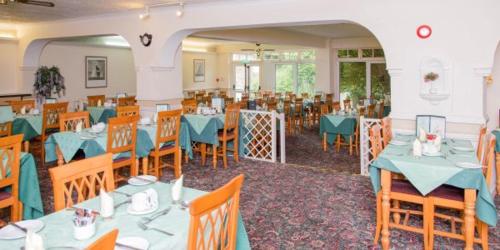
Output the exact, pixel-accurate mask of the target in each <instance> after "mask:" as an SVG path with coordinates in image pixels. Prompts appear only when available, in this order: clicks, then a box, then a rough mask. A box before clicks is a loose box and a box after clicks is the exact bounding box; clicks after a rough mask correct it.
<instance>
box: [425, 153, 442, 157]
mask: <svg viewBox="0 0 500 250" xmlns="http://www.w3.org/2000/svg"><path fill="white" fill-rule="evenodd" d="M422 154H423V155H425V156H430V157H437V156H443V153H441V152H422Z"/></svg>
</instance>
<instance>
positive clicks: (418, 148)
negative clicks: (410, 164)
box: [413, 139, 422, 156]
mask: <svg viewBox="0 0 500 250" xmlns="http://www.w3.org/2000/svg"><path fill="white" fill-rule="evenodd" d="M413 156H422V143H421V142H420V141H419V140H418V139H415V141H414V142H413Z"/></svg>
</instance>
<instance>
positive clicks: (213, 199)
mask: <svg viewBox="0 0 500 250" xmlns="http://www.w3.org/2000/svg"><path fill="white" fill-rule="evenodd" d="M243 179H244V177H243V175H238V176H237V177H235V178H234V179H232V180H231V181H230V182H229V183H228V184H226V185H224V186H223V187H221V188H219V189H217V190H215V191H213V192H211V193H208V194H206V195H203V196H201V197H199V198H197V199H195V200H194V201H192V202H191V205H190V206H189V213H190V215H191V217H190V222H189V236H188V247H187V249H188V250H199V249H236V231H237V228H238V210H239V202H240V190H241V186H242V185H243Z"/></svg>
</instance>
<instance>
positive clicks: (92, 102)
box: [87, 95, 106, 107]
mask: <svg viewBox="0 0 500 250" xmlns="http://www.w3.org/2000/svg"><path fill="white" fill-rule="evenodd" d="M99 101H101V105H104V102H106V96H105V95H89V96H87V102H88V105H89V107H96V106H99V105H98V104H99Z"/></svg>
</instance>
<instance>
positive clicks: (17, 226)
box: [9, 222, 28, 233]
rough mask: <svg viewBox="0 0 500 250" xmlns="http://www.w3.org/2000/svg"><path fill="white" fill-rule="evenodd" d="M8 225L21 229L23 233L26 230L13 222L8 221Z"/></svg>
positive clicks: (26, 230)
mask: <svg viewBox="0 0 500 250" xmlns="http://www.w3.org/2000/svg"><path fill="white" fill-rule="evenodd" d="M9 225H11V226H13V227H15V228H17V229H19V230H21V231H23V232H24V233H27V232H28V229H26V228H24V227H21V226H19V225H17V224H16V223H15V222H9Z"/></svg>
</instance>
